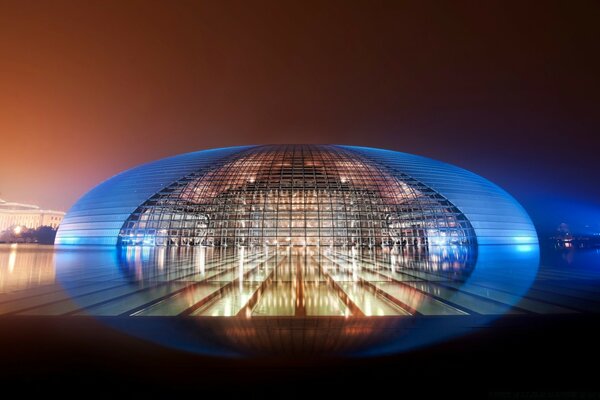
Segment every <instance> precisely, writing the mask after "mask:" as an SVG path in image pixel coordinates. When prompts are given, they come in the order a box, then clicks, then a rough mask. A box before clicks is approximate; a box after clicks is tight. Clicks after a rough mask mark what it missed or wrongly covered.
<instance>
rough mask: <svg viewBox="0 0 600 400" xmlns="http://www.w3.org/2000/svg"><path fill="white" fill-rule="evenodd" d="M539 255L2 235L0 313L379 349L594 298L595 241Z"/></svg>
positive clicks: (155, 333)
mask: <svg viewBox="0 0 600 400" xmlns="http://www.w3.org/2000/svg"><path fill="white" fill-rule="evenodd" d="M543 254H544V257H545V258H544V262H543V263H542V267H539V265H540V252H539V250H538V248H537V246H479V247H468V246H431V247H429V248H427V247H419V246H408V247H406V246H405V247H384V248H381V247H377V248H373V249H368V248H364V249H360V248H353V247H349V248H345V247H343V248H342V247H340V248H337V247H326V248H319V247H311V246H299V247H293V246H285V247H284V246H281V247H254V248H249V247H229V248H216V247H179V248H165V247H157V248H154V247H130V248H125V247H124V248H112V247H111V248H109V247H53V246H37V245H22V244H19V245H0V314H11V315H22V316H56V317H61V318H81V319H82V321H84V320H85V318H90V316H91V317H93V318H98V319H101V320H105V321H106V323H107V324H109V325H112V326H114V327H115V328H116V329H119V330H123V331H125V332H128V333H130V334H133V335H137V336H140V337H143V338H146V339H149V340H152V341H156V342H159V343H161V344H165V345H168V346H174V347H178V348H184V349H187V350H192V351H197V352H202V353H211V354H219V355H239V354H268V353H303V352H313V353H314V352H316V353H329V352H337V353H340V352H341V353H347V354H379V353H382V352H395V351H403V350H406V349H410V348H414V347H417V346H423V345H427V344H430V343H434V342H436V341H439V340H444V339H446V338H449V337H452V336H454V335H457V334H462V333H465V332H468V330H469V329H473V327H477V326H484V325H489V324H490V323H491V322H492V321H493V320H494V319H495V318H498V317H499V316H501V315H527V314H555V313H577V312H596V311H597V310H599V309H600V306H599V305H598V304H599V303H598V301H599V299H600V293H599V290H597V289H596V288H597V287H598V286H596V281H597V279H598V278H600V263H598V260H600V251H595V250H589V251H588V252H586V253H577V255H572V257H571V259H572V260H573V259H584V260H585V266H580V265H578V264H576V265H574V263H573V262H571V263H570V264H569V263H567V264H565V262H564V260H565V255H564V254H562V253H560V252H554V253H548V254H546V253H543ZM549 254H550V255H549ZM552 254H553V255H554V256H552ZM581 254H585V256H581ZM595 267H597V268H595Z"/></svg>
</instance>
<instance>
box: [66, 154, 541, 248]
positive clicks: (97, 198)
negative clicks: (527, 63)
mask: <svg viewBox="0 0 600 400" xmlns="http://www.w3.org/2000/svg"><path fill="white" fill-rule="evenodd" d="M299 146H303V147H304V148H308V149H309V151H312V150H316V151H324V152H329V153H330V154H331V153H337V152H339V153H344V154H345V155H346V157H348V156H350V157H352V156H355V157H356V158H360V159H362V160H368V161H370V162H372V163H373V166H375V168H378V169H385V170H386V171H387V173H390V174H391V175H393V176H395V177H396V178H397V179H399V180H400V181H403V180H406V179H410V180H412V181H416V182H418V184H419V185H421V186H422V187H427V188H429V189H432V190H433V191H434V192H436V193H437V194H439V195H440V197H443V198H444V199H447V200H448V201H450V202H451V203H452V205H453V206H454V207H456V208H457V209H458V210H460V212H462V213H463V214H464V216H465V217H466V218H467V219H468V221H469V222H470V224H471V226H472V227H473V229H474V231H475V234H476V237H477V243H478V244H480V245H482V244H525V243H537V235H536V232H535V228H534V227H533V224H532V223H531V220H530V218H529V216H528V215H527V213H526V212H525V210H524V209H523V208H522V207H521V206H520V204H519V203H518V202H517V201H516V200H515V199H514V198H513V197H512V196H510V195H509V194H508V193H507V192H506V191H504V190H503V189H501V188H500V187H498V186H497V185H495V184H493V183H492V182H490V181H488V180H486V179H484V178H482V177H480V176H478V175H476V174H474V173H472V172H469V171H466V170H464V169H462V168H458V167H456V166H452V165H449V164H446V163H443V162H440V161H436V160H432V159H429V158H425V157H421V156H416V155H411V154H406V153H400V152H395V151H389V150H381V149H373V148H366V147H355V146H336V145H298V147H299ZM279 147H281V146H279ZM290 147H291V148H292V149H293V148H295V146H293V145H290V146H287V147H286V148H290ZM265 148H266V149H268V150H270V149H277V148H278V146H240V147H229V148H222V149H213V150H204V151H197V152H193V153H186V154H182V155H178V156H174V157H169V158H165V159H162V160H158V161H155V162H151V163H148V164H144V165H141V166H138V167H136V168H133V169H130V170H128V171H125V172H123V173H121V174H118V175H116V176H114V177H112V178H110V179H108V180H107V181H105V182H103V183H101V184H100V185H98V186H96V187H95V188H93V189H92V190H90V191H89V192H88V193H86V194H85V195H84V196H83V197H82V198H81V199H79V200H78V201H77V203H76V204H75V205H74V206H73V207H72V208H71V210H69V212H68V213H67V215H66V217H65V219H64V221H63V223H62V224H61V225H60V228H59V231H58V234H57V237H56V243H57V244H104V245H115V244H117V240H118V237H119V232H120V230H121V228H122V227H123V225H124V223H125V221H127V219H128V218H129V217H130V216H131V215H132V213H134V212H135V211H136V210H137V209H138V208H139V207H140V206H141V205H142V204H144V203H145V202H147V201H148V200H149V199H150V198H152V197H153V196H155V195H157V194H158V193H161V192H164V191H165V190H168V188H169V186H170V185H173V184H174V183H177V182H178V181H180V180H182V179H184V178H186V177H188V176H190V175H194V174H196V175H198V174H202V173H206V172H207V171H209V170H210V169H211V168H212V167H213V166H214V165H215V164H216V163H219V162H221V163H222V162H223V160H232V159H235V158H236V157H240V155H241V154H252V152H253V151H258V149H262V150H261V151H265ZM255 149H256V150H255Z"/></svg>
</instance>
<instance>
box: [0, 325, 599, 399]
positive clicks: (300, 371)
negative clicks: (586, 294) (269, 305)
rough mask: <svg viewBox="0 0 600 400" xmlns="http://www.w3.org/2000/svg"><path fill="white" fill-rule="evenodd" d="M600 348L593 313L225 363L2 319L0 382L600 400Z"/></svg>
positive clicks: (109, 388) (30, 387) (35, 387)
mask: <svg viewBox="0 0 600 400" xmlns="http://www.w3.org/2000/svg"><path fill="white" fill-rule="evenodd" d="M140 323H142V324H143V323H144V322H143V321H141V322H140ZM599 341H600V317H599V316H598V315H595V314H577V315H551V316H541V315H526V316H506V317H504V318H502V319H501V320H498V321H496V322H495V323H493V324H492V325H491V327H489V328H481V329H479V330H475V331H474V332H473V333H471V334H469V335H467V336H462V337H460V338H457V339H453V340H450V341H447V342H445V343H442V344H438V345H433V346H429V347H427V348H424V349H422V350H414V351H411V352H407V353H403V354H399V355H393V356H387V357H379V358H361V359H357V358H354V359H347V358H333V359H304V360H301V359H298V358H296V357H294V358H290V357H285V358H283V359H276V358H275V359H274V358H271V359H253V360H247V359H221V358H207V357H202V356H198V355H195V354H191V353H186V352H182V351H176V350H171V349H168V348H165V347H161V346H159V345H155V344H152V343H148V342H145V341H142V340H140V339H136V338H134V337H131V336H127V335H125V334H123V333H120V332H117V331H115V330H112V329H111V328H109V327H107V326H106V325H105V324H103V323H101V322H99V321H98V320H96V319H94V318H88V317H83V318H68V317H60V318H57V317H48V318H44V317H39V316H37V317H17V316H3V317H1V319H0V354H1V357H2V360H1V363H0V365H1V367H0V368H1V370H0V382H2V387H3V389H4V390H7V389H15V390H17V393H19V392H20V393H23V394H25V393H31V392H32V391H35V392H40V393H43V394H48V393H51V392H56V393H59V394H68V393H70V394H77V395H81V396H85V395H86V394H85V393H88V394H91V393H92V392H93V393H108V394H110V393H112V394H113V395H117V394H124V393H127V394H157V393H164V394H165V395H169V396H170V395H176V394H179V393H184V392H185V393H190V394H195V395H196V396H208V395H210V392H209V391H218V392H219V393H221V394H222V395H224V396H230V395H236V394H239V395H245V396H251V397H258V396H264V395H273V396H277V397H284V396H290V395H297V394H302V395H306V396H311V397H313V396H314V397H315V398H317V397H318V396H319V397H320V395H322V394H327V395H331V396H336V397H337V396H339V395H342V394H346V395H352V394H359V393H367V394H369V395H371V394H372V395H376V394H380V393H385V392H386V391H387V392H390V391H391V392H392V393H396V394H397V396H394V397H397V398H406V397H407V394H408V393H412V394H417V395H419V394H421V395H425V394H431V393H434V394H437V395H438V397H441V398H444V397H450V396H451V395H459V396H463V397H464V396H469V397H478V398H565V397H566V398H600V395H599V394H598V392H600V379H599V376H598V375H599V372H598V368H597V366H596V362H597V360H598V359H599V356H600V351H599V349H600V346H599ZM82 385H83V387H82ZM82 390H83V391H82Z"/></svg>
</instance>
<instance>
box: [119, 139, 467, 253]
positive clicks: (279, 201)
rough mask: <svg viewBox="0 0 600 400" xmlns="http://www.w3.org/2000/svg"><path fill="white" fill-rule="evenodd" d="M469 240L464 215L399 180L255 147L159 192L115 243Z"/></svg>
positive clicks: (340, 153)
mask: <svg viewBox="0 0 600 400" xmlns="http://www.w3.org/2000/svg"><path fill="white" fill-rule="evenodd" d="M431 241H432V242H433V243H443V244H473V243H474V242H475V235H474V232H473V228H472V227H471V225H470V223H469V222H468V220H467V219H466V218H465V216H464V215H463V214H462V213H461V212H460V211H459V210H458V209H457V208H456V207H455V206H454V205H453V204H452V203H451V202H449V201H448V200H447V199H445V198H444V197H443V196H441V195H440V194H438V193H436V192H434V191H432V190H431V189H430V188H428V187H426V186H425V185H423V184H421V183H419V182H418V181H416V180H414V179H411V178H410V177H408V176H403V175H402V174H398V173H394V171H393V170H391V169H390V168H388V167H386V166H384V165H379V164H377V163H375V162H373V161H370V160H368V159H366V158H365V157H363V156H360V155H357V154H354V153H352V152H349V151H347V150H342V149H339V148H334V147H330V146H310V145H293V146H285V145H284V146H260V147H258V148H252V149H249V150H245V151H242V152H240V153H238V154H234V155H233V156H230V157H226V158H224V159H223V160H221V161H220V162H218V163H216V164H215V165H213V166H212V167H211V168H208V169H204V170H202V171H199V172H194V173H192V174H189V175H188V176H185V177H183V178H182V179H180V180H178V181H176V182H174V183H173V184H171V185H169V186H168V187H166V188H165V189H163V190H161V191H160V192H158V193H157V194H155V195H154V196H152V197H151V198H150V199H148V200H147V201H146V202H144V204H142V205H141V206H140V207H139V208H138V209H137V210H136V211H135V212H134V213H132V214H131V216H130V217H129V218H128V219H127V221H126V222H125V224H124V225H123V228H122V229H121V232H120V241H119V243H120V244H122V245H170V246H173V245H175V246H180V245H211V246H233V245H242V246H244V245H250V246H252V245H295V246H297V245H326V246H332V245H334V246H340V245H342V246H344V245H353V246H357V245H358V246H375V245H394V244H404V245H417V244H420V245H425V244H428V243H429V242H431Z"/></svg>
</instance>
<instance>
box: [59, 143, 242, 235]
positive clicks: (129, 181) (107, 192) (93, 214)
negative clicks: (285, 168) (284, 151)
mask: <svg viewBox="0 0 600 400" xmlns="http://www.w3.org/2000/svg"><path fill="white" fill-rule="evenodd" d="M252 147H253V146H236V147H226V148H221V149H212V150H203V151H196V152H192V153H186V154H181V155H177V156H173V157H168V158H164V159H161V160H158V161H154V162H150V163H147V164H143V165H140V166H138V167H135V168H132V169H129V170H127V171H125V172H122V173H120V174H117V175H115V176H114V177H112V178H110V179H107V180H106V181H104V182H102V183H101V184H99V185H98V186H96V187H95V188H93V189H92V190H90V191H89V192H88V193H86V194H85V195H84V196H83V197H81V198H80V199H79V200H78V201H77V202H76V203H75V205H73V207H72V208H71V209H70V210H69V212H68V213H67V215H66V217H65V219H64V220H63V222H62V223H61V224H60V227H59V230H58V233H57V235H56V241H55V243H56V244H59V245H68V244H99V245H116V244H117V239H118V237H119V231H120V229H121V227H122V226H123V223H124V222H125V220H126V219H127V218H128V217H129V216H130V215H131V213H132V212H134V211H135V209H136V208H138V207H139V206H140V205H141V204H142V203H143V202H145V201H146V200H147V199H148V198H149V197H151V196H153V195H154V194H155V193H157V192H159V191H160V190H162V189H164V188H165V187H167V186H168V185H170V184H172V183H173V182H174V181H177V180H179V179H181V178H182V177H185V176H186V175H188V174H191V173H193V172H197V171H199V170H202V169H203V168H208V167H210V166H212V164H213V163H214V162H216V161H218V160H221V159H223V158H225V157H229V156H232V155H234V154H236V153H239V152H241V151H243V150H246V149H249V148H252Z"/></svg>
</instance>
